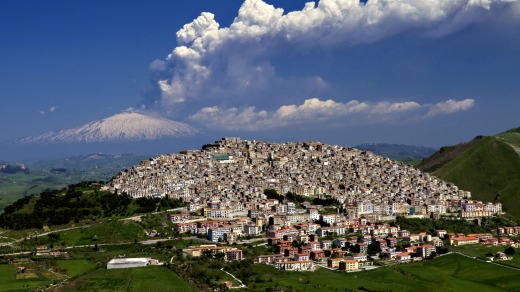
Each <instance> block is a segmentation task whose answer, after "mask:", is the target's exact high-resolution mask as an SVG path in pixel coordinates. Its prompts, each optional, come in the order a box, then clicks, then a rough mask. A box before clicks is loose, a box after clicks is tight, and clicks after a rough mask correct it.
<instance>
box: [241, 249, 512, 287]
mask: <svg viewBox="0 0 520 292" xmlns="http://www.w3.org/2000/svg"><path fill="white" fill-rule="evenodd" d="M254 269H255V271H256V272H257V274H259V275H261V277H260V278H258V279H253V281H252V283H251V284H250V285H249V286H248V287H249V288H252V289H258V290H264V289H266V288H274V289H280V288H282V289H284V291H286V290H289V289H293V290H296V291H318V290H319V291H345V289H350V290H366V291H374V290H379V291H381V290H384V291H441V290H442V291H503V290H504V289H506V290H520V271H517V270H513V269H509V268H505V267H500V266H496V265H492V264H489V263H484V262H480V261H477V260H474V259H470V258H467V257H464V256H461V255H458V254H450V255H445V256H441V257H438V258H437V259H435V260H432V261H425V262H422V263H413V264H404V265H398V266H393V267H384V268H378V269H376V270H372V271H366V272H359V273H348V274H347V273H344V272H337V271H330V270H326V269H323V268H320V269H318V270H316V271H315V272H280V271H278V270H276V269H274V268H273V267H269V266H265V265H254Z"/></svg>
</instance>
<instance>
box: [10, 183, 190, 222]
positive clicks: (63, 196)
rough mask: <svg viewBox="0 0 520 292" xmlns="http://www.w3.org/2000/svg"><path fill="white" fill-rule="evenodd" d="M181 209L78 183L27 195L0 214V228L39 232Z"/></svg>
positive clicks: (178, 203)
mask: <svg viewBox="0 0 520 292" xmlns="http://www.w3.org/2000/svg"><path fill="white" fill-rule="evenodd" d="M182 205H183V203H182V202H181V201H179V200H174V199H168V198H162V199H161V198H139V199H135V200H134V199H132V198H131V197H130V196H128V195H127V194H121V195H118V194H115V193H111V192H107V191H101V190H100V188H99V184H97V183H95V184H90V185H85V183H81V184H80V185H71V186H69V187H68V188H67V189H62V190H55V191H47V192H43V193H41V194H40V195H39V196H35V195H30V196H27V197H24V198H21V199H19V200H18V201H16V202H14V203H13V204H12V205H10V206H8V207H6V208H5V209H4V213H2V214H0V226H1V227H4V228H9V229H15V230H18V229H27V228H42V227H43V225H63V224H68V223H70V222H72V221H74V222H79V221H80V220H84V219H96V218H101V217H111V216H129V215H133V214H135V213H148V212H153V211H156V210H157V209H167V208H176V207H180V206H182Z"/></svg>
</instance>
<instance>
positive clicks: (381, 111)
mask: <svg viewBox="0 0 520 292" xmlns="http://www.w3.org/2000/svg"><path fill="white" fill-rule="evenodd" d="M307 2H308V1H300V0H291V1H271V0H265V1H260V0H247V1H235V0H198V1H186V0H177V1H23V0H22V1H0V64H1V69H0V102H1V106H0V131H1V134H2V135H1V138H0V141H1V142H6V143H8V142H10V141H14V140H17V139H19V138H22V137H26V136H30V135H38V134H41V133H44V132H47V131H59V130H63V129H67V128H73V127H78V126H80V125H82V124H85V123H87V122H90V121H94V120H99V119H103V118H106V117H109V116H112V115H114V114H117V113H120V112H122V111H138V112H143V113H153V114H155V115H161V116H163V117H167V118H170V119H172V120H175V121H181V122H184V123H187V124H189V125H193V126H195V127H197V128H198V129H200V130H201V132H204V133H205V135H206V136H205V137H207V139H209V140H210V141H213V140H217V139H219V138H220V137H224V136H240V137H242V138H247V139H257V140H270V141H301V140H320V141H322V142H325V143H330V144H339V145H349V146H354V145H357V144H361V143H373V142H386V143H399V144H412V145H421V146H433V147H440V146H443V145H451V144H456V143H460V142H464V141H467V140H469V139H471V138H473V137H474V136H476V135H492V134H496V133H499V132H502V131H505V130H507V129H510V128H514V127H519V126H520V114H519V112H520V110H519V109H520V33H519V32H518V27H520V3H518V2H517V1H513V0H502V1H500V0H495V1H493V0H452V1H442V0H430V1H420V0H393V1H390V0H378V1H372V0H368V1H361V2H360V1H355V0H321V1H314V2H312V1H311V2H308V3H307ZM210 141H208V142H210ZM11 145H12V144H11ZM60 147H62V146H60ZM14 148H16V149H17V151H18V152H19V151H27V150H23V149H19V148H18V147H13V146H12V147H11V148H10V149H11V150H9V151H7V150H5V151H3V150H2V148H1V147H0V159H3V160H10V159H9V158H11V157H10V155H13V156H12V158H13V159H14V158H15V156H16V157H17V158H18V157H23V155H19V153H16V154H15V152H16V151H14V150H12V149H14ZM141 149H142V147H141ZM95 150H97V149H95ZM102 150H103V149H101V148H100V149H99V151H96V152H102ZM2 151H3V153H1V152H2ZM31 151H34V149H33V150H31ZM88 151H92V150H91V149H90V150H88ZM142 151H146V150H142ZM32 155H33V156H34V155H35V154H34V153H33V154H32ZM11 160H12V159H11Z"/></svg>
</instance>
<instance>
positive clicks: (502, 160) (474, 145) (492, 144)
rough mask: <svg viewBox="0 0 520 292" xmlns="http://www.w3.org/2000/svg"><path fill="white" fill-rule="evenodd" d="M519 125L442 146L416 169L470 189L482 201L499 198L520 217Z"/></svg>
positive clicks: (505, 206)
mask: <svg viewBox="0 0 520 292" xmlns="http://www.w3.org/2000/svg"><path fill="white" fill-rule="evenodd" d="M519 155H520V128H515V129H511V130H508V131H505V132H503V133H500V134H498V135H495V136H477V137H475V139H473V140H472V141H469V142H466V143H461V144H458V145H454V146H447V147H442V148H441V149H439V151H437V152H436V153H434V154H433V155H432V156H430V157H428V158H426V159H424V160H423V161H422V162H421V163H420V164H419V165H418V168H419V169H421V170H423V171H426V172H430V173H432V174H433V175H435V176H438V177H440V178H442V179H443V180H446V181H450V182H453V183H455V184H456V185H457V186H459V187H460V188H462V189H464V190H468V191H471V192H472V194H473V197H474V198H476V199H479V200H483V201H500V202H502V204H503V206H504V209H505V211H507V212H508V213H510V214H511V215H513V216H515V217H517V218H520V156H519Z"/></svg>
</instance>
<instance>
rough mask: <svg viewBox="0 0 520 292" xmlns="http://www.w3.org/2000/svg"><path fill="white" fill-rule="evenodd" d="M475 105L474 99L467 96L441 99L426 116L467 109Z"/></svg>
mask: <svg viewBox="0 0 520 292" xmlns="http://www.w3.org/2000/svg"><path fill="white" fill-rule="evenodd" d="M474 105H475V100H474V99H471V98H467V99H464V100H461V101H456V100H453V99H450V100H447V101H442V102H439V103H436V104H435V105H433V106H432V107H431V108H430V110H429V111H428V113H427V114H426V116H427V117H434V116H437V115H442V114H451V113H455V112H459V111H467V110H469V109H470V108H472V107H473V106H474Z"/></svg>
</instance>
